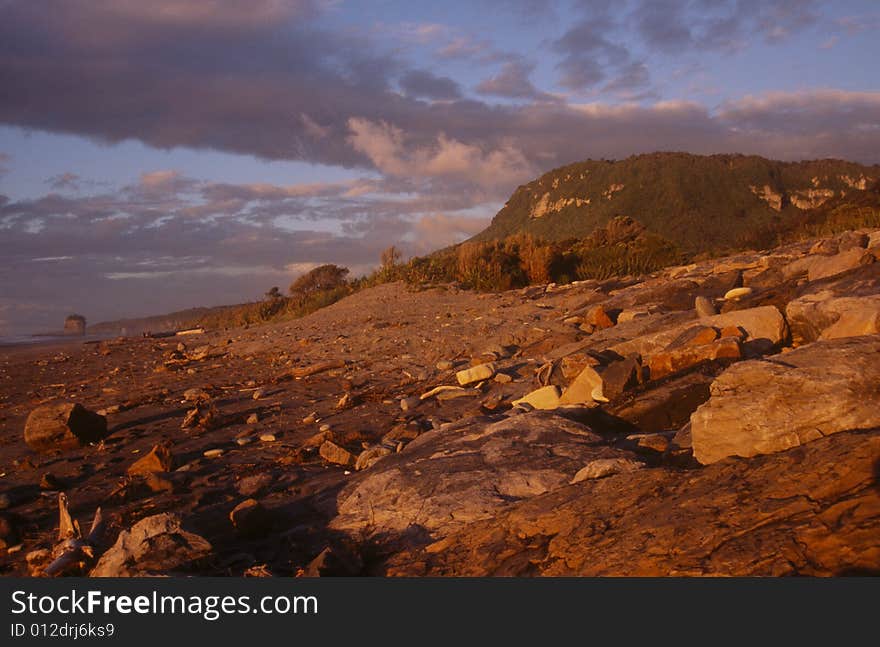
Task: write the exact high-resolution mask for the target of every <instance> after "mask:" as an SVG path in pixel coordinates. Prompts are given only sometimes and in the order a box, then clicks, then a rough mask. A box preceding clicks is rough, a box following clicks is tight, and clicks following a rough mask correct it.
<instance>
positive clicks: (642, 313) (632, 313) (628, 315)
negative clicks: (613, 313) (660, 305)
mask: <svg viewBox="0 0 880 647" xmlns="http://www.w3.org/2000/svg"><path fill="white" fill-rule="evenodd" d="M650 314H651V313H650V312H649V311H648V310H623V311H621V313H620V314H619V315H617V323H618V324H622V323H627V322H628V321H632V320H633V319H641V318H642V317H647V316H648V315H650Z"/></svg>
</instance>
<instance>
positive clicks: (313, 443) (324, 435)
mask: <svg viewBox="0 0 880 647" xmlns="http://www.w3.org/2000/svg"><path fill="white" fill-rule="evenodd" d="M327 440H333V432H332V431H330V430H329V429H327V430H326V431H319V432H318V433H316V434H314V435H313V436H310V437H309V438H307V439H306V441H305V442H304V443H303V444H302V448H303V449H318V448H319V447H320V446H321V445H323V444H324V442H325V441H327Z"/></svg>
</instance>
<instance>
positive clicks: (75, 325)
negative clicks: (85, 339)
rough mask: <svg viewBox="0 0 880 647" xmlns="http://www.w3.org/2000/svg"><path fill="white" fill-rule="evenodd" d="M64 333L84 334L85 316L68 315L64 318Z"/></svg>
mask: <svg viewBox="0 0 880 647" xmlns="http://www.w3.org/2000/svg"><path fill="white" fill-rule="evenodd" d="M64 334H65V335H85V334H86V318H85V317H83V316H82V315H69V316H68V317H67V318H66V319H65V320H64Z"/></svg>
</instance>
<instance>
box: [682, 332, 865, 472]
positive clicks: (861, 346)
mask: <svg viewBox="0 0 880 647" xmlns="http://www.w3.org/2000/svg"><path fill="white" fill-rule="evenodd" d="M878 357H880V337H877V336H867V337H850V338H846V339H841V340H835V341H820V342H816V343H814V344H809V345H807V346H803V347H801V348H799V349H796V350H794V351H791V352H790V353H785V354H783V355H778V356H774V357H770V358H766V359H762V360H753V361H748V362H741V363H739V364H736V365H734V366H732V367H731V368H729V369H727V370H726V371H725V372H724V373H722V374H721V375H720V376H719V377H718V378H717V379H716V380H715V381H714V382H713V383H712V386H711V387H710V394H711V397H710V398H709V401H708V402H706V403H705V404H703V405H702V406H701V407H700V408H699V409H697V410H696V411H695V412H694V413H693V415H692V416H691V435H692V438H693V449H694V456H695V457H696V458H697V460H698V461H700V462H701V463H703V464H709V463H714V462H716V461H719V460H721V459H723V458H726V457H728V456H745V457H749V456H756V455H758V454H770V453H773V452H779V451H784V450H786V449H790V448H792V447H797V446H799V445H803V444H805V443H808V442H811V441H814V440H817V439H819V438H822V437H824V436H828V435H830V434H835V433H838V432H841V431H847V430H851V429H866V428H871V427H878V426H880V407H878V406H877V403H878V402H880V362H878V361H877V358H878Z"/></svg>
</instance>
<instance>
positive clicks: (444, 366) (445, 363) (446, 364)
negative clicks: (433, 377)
mask: <svg viewBox="0 0 880 647" xmlns="http://www.w3.org/2000/svg"><path fill="white" fill-rule="evenodd" d="M453 366H455V364H453V363H452V362H450V361H449V360H446V359H443V360H440V361H439V362H437V370H438V371H451V370H452V367H453Z"/></svg>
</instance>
